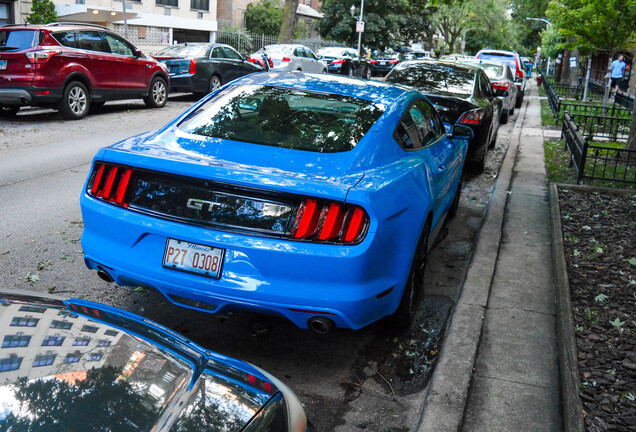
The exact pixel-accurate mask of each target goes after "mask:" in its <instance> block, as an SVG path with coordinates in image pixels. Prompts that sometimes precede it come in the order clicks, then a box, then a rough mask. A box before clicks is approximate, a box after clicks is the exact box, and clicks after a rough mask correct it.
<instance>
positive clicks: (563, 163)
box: [543, 108, 636, 190]
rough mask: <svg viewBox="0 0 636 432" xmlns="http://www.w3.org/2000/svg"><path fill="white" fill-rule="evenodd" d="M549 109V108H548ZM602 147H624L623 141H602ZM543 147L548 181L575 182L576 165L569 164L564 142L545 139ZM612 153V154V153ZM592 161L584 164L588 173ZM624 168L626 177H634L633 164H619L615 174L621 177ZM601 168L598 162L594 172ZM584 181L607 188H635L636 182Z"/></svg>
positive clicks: (607, 155) (568, 155)
mask: <svg viewBox="0 0 636 432" xmlns="http://www.w3.org/2000/svg"><path fill="white" fill-rule="evenodd" d="M548 109H549V108H548ZM599 145H602V146H603V147H612V148H621V149H622V148H625V144H623V143H602V144H599ZM543 146H544V149H545V166H546V171H547V177H548V181H549V182H550V183H571V184H576V174H577V173H576V166H574V165H572V166H571V167H570V166H569V165H570V152H569V151H568V150H567V149H566V148H565V143H564V142H563V141H546V142H545V143H544V144H543ZM613 153H614V154H613ZM603 156H604V157H608V158H611V157H613V156H615V152H612V151H611V150H610V151H605V152H604V154H603ZM593 164H594V161H593V159H588V160H587V161H586V164H585V171H586V173H587V174H588V175H589V174H591V173H592V169H593ZM625 170H628V171H627V176H626V177H627V178H633V177H634V170H636V167H635V166H631V167H625V166H622V167H621V166H619V167H618V168H617V169H616V176H617V177H622V176H623V175H624V174H625ZM606 171H607V173H608V174H613V173H614V167H613V166H612V167H611V171H610V169H609V168H608V169H607V170H606ZM601 173H602V168H601V169H599V166H598V162H597V167H596V174H597V175H601ZM584 183H585V184H586V185H590V186H598V187H608V188H619V189H634V190H636V184H628V183H622V182H616V181H610V180H590V179H585V180H584Z"/></svg>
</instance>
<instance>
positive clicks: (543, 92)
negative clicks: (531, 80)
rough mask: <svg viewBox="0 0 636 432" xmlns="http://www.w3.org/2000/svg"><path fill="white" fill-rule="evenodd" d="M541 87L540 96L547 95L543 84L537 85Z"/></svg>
mask: <svg viewBox="0 0 636 432" xmlns="http://www.w3.org/2000/svg"><path fill="white" fill-rule="evenodd" d="M537 88H538V89H539V96H545V90H544V89H543V86H542V85H541V86H539V87H537Z"/></svg>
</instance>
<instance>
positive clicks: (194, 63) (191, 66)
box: [189, 59, 197, 75]
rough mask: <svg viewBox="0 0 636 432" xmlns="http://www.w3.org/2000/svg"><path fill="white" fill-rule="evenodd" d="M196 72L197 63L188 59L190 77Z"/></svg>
mask: <svg viewBox="0 0 636 432" xmlns="http://www.w3.org/2000/svg"><path fill="white" fill-rule="evenodd" d="M196 72H197V62H196V61H194V59H190V72H189V74H190V75H194V74H195V73H196Z"/></svg>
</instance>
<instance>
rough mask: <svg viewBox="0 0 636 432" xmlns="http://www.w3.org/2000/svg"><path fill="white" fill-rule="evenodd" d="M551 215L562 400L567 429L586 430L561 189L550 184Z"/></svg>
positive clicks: (582, 431)
mask: <svg viewBox="0 0 636 432" xmlns="http://www.w3.org/2000/svg"><path fill="white" fill-rule="evenodd" d="M550 216H551V218H552V257H553V259H554V284H555V285H556V290H557V343H558V346H559V370H560V374H561V400H562V401H563V425H564V430H566V431H577V432H584V430H585V424H584V422H583V404H582V403H581V398H580V397H579V386H580V384H581V381H580V379H579V361H578V357H577V355H578V351H577V349H576V336H575V335H574V318H573V316H572V302H571V300H570V283H569V280H568V271H567V264H566V261H565V249H564V247H563V227H562V226H561V211H560V208H559V191H558V187H557V185H556V184H554V183H553V184H551V185H550Z"/></svg>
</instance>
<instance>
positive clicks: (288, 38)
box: [278, 0, 298, 44]
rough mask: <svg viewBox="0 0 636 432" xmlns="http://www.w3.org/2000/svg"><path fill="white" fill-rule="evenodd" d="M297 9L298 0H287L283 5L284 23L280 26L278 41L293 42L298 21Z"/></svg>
mask: <svg viewBox="0 0 636 432" xmlns="http://www.w3.org/2000/svg"><path fill="white" fill-rule="evenodd" d="M297 9H298V0H285V5H284V6H283V23H282V24H281V26H280V33H279V35H278V43H286V44H289V43H292V40H293V39H294V31H295V30H296V23H297V22H298V15H297V14H296V10H297Z"/></svg>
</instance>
